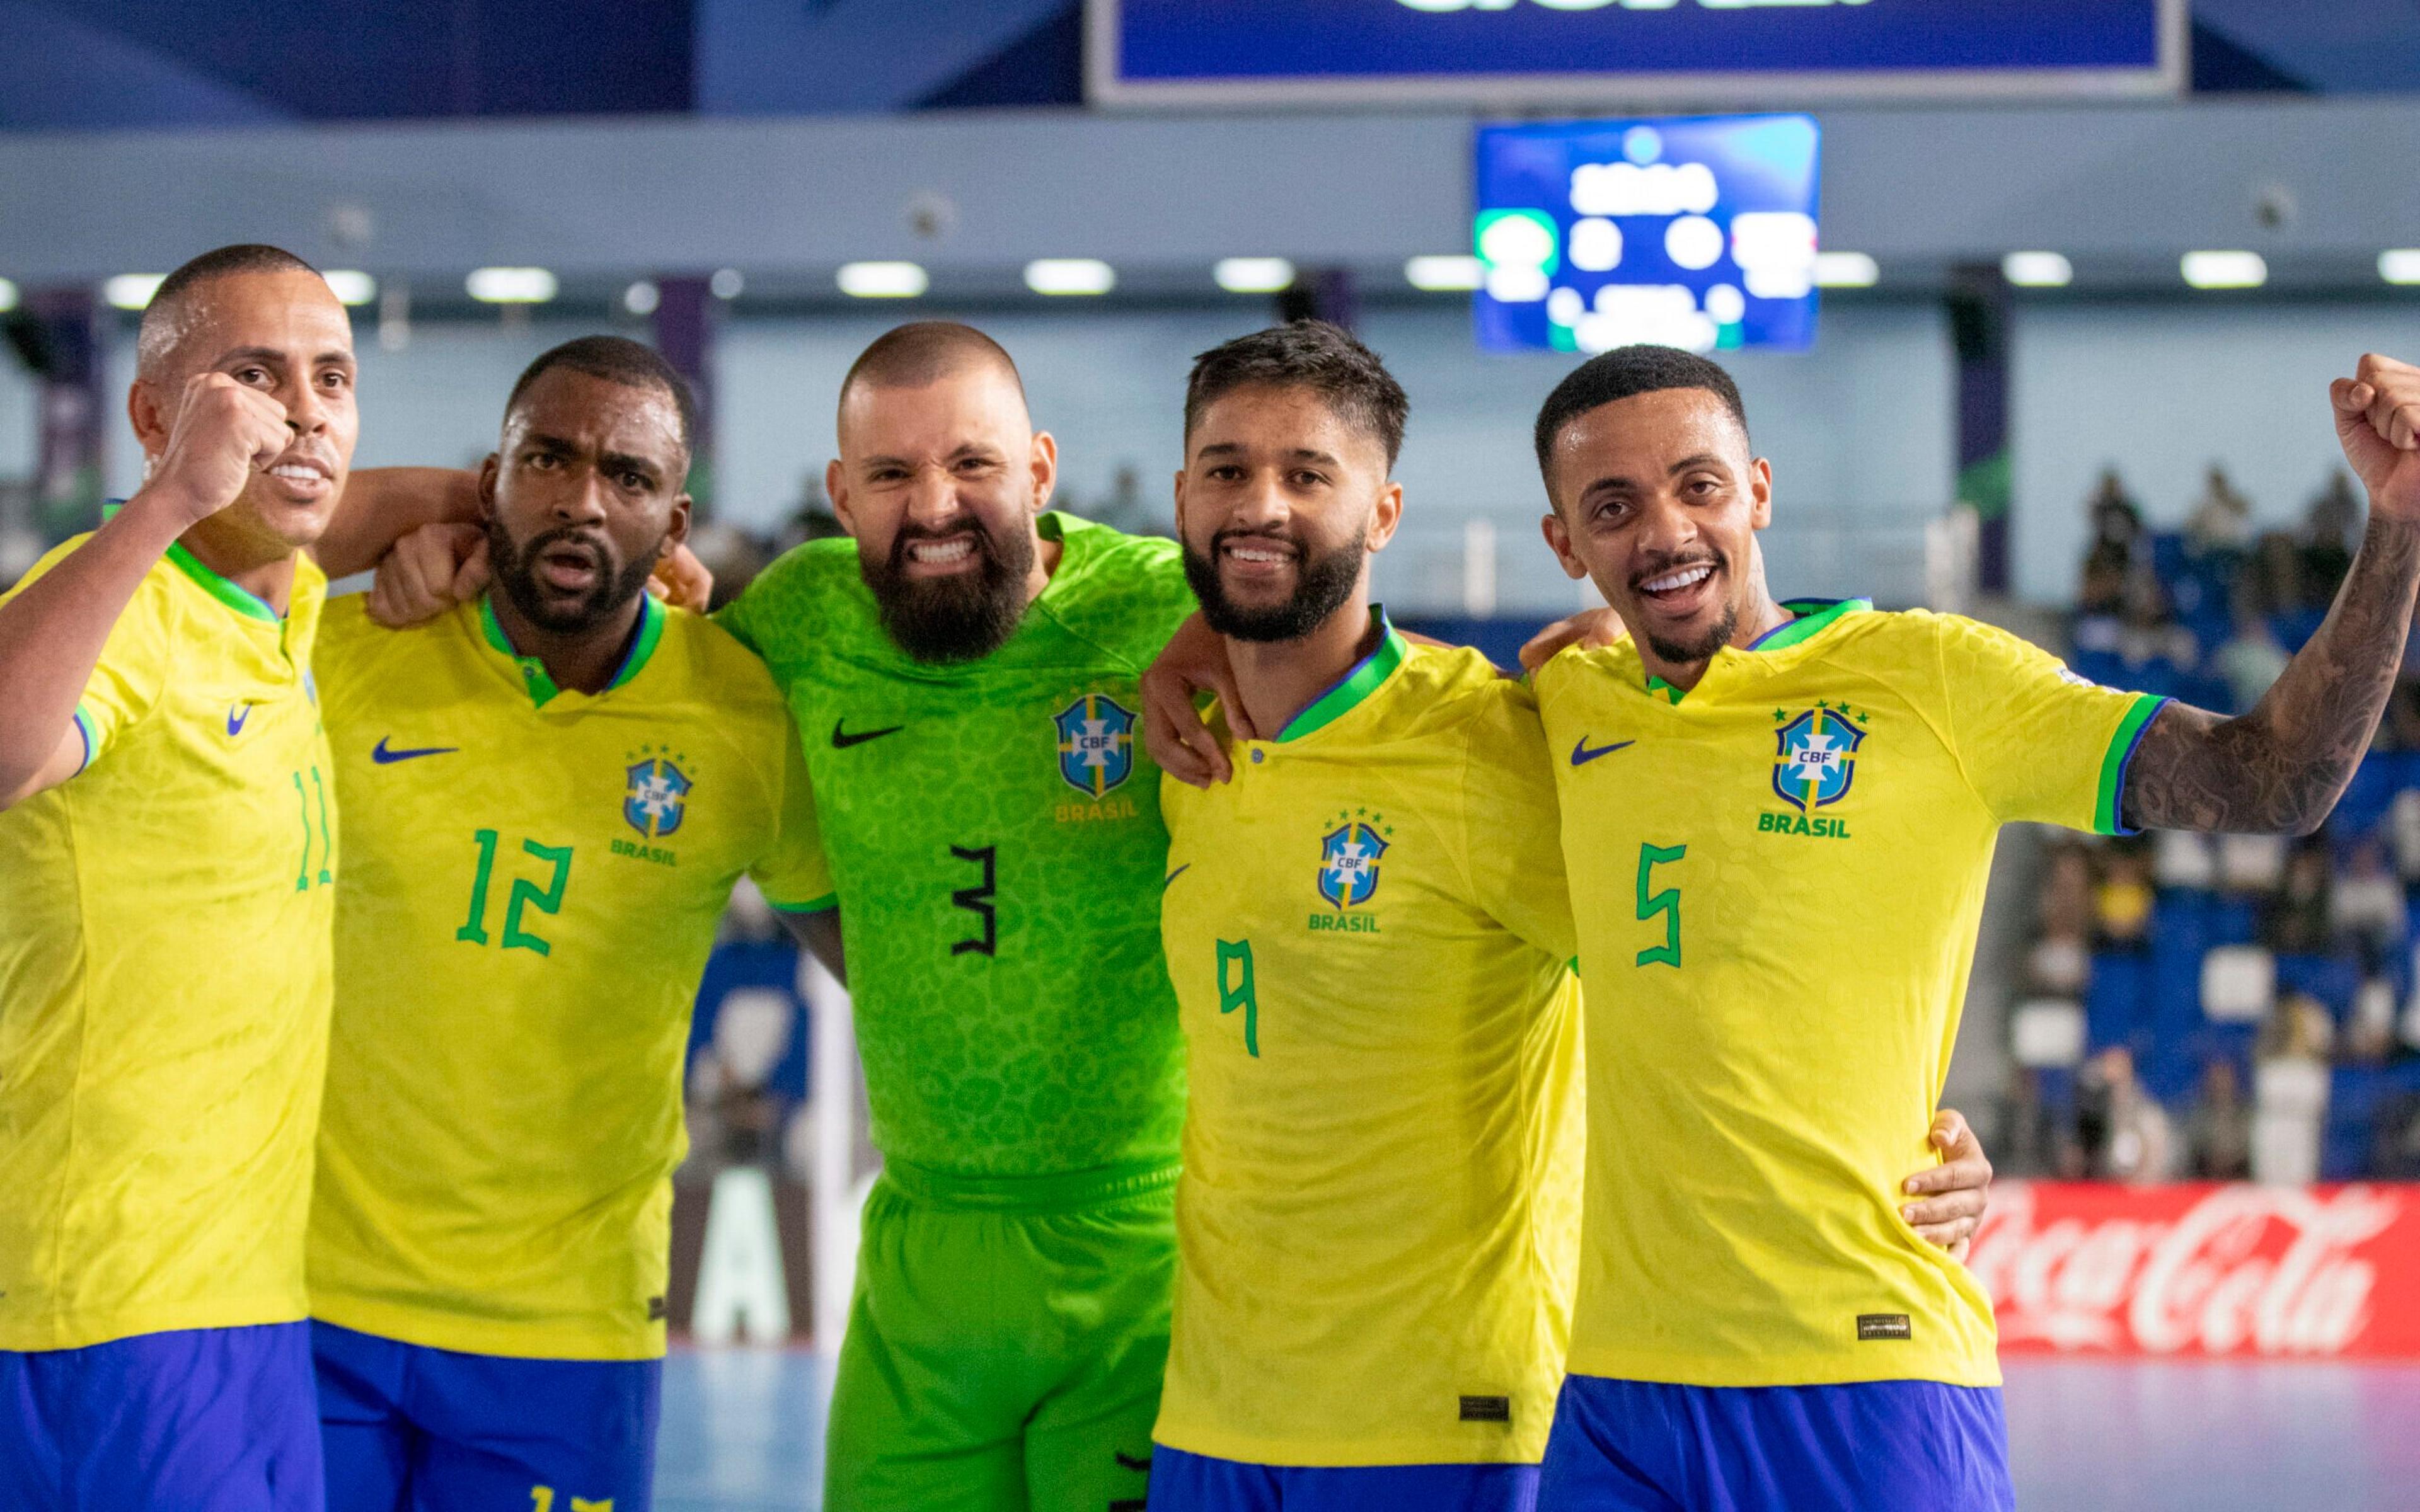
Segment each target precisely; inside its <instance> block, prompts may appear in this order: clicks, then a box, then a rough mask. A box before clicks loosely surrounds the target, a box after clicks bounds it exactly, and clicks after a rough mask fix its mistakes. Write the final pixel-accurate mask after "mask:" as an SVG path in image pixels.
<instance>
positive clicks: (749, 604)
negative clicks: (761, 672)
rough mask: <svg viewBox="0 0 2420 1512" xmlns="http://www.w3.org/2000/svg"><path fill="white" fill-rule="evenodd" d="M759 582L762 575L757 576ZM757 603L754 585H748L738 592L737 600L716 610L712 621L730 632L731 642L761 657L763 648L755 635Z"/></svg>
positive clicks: (757, 596)
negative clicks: (735, 642)
mask: <svg viewBox="0 0 2420 1512" xmlns="http://www.w3.org/2000/svg"><path fill="white" fill-rule="evenodd" d="M759 580H760V581H761V580H762V575H759ZM758 601H759V595H758V594H757V593H756V585H755V583H750V584H749V585H748V586H747V587H745V588H743V589H741V590H740V591H739V596H738V597H737V598H735V599H733V600H732V601H731V602H730V603H728V604H725V605H723V606H722V607H721V609H716V610H715V611H714V614H713V620H714V623H715V624H717V625H721V626H722V628H724V629H725V630H728V631H729V632H731V638H732V639H733V640H737V641H738V642H739V643H740V644H741V645H743V646H746V647H747V648H748V649H749V650H751V651H752V652H754V653H756V655H757V656H764V655H765V647H764V646H763V644H762V643H760V641H759V640H758V639H757V635H756V617H757V604H758Z"/></svg>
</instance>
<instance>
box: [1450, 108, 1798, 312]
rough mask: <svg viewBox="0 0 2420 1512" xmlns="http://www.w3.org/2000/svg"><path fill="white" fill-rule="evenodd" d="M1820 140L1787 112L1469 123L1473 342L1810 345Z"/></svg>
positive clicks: (1796, 117)
mask: <svg viewBox="0 0 2420 1512" xmlns="http://www.w3.org/2000/svg"><path fill="white" fill-rule="evenodd" d="M1818 142H1819V131H1818V129H1817V127H1816V124H1815V121H1814V119H1813V118H1812V117H1811V116H1795V115H1791V116H1685V117H1671V118H1664V119H1653V120H1619V121H1580V122H1568V123H1561V124H1555V125H1523V126H1491V127H1481V129H1480V131H1479V133H1478V147H1477V153H1478V164H1477V173H1476V174H1475V176H1474V179H1473V181H1474V183H1475V184H1476V186H1477V190H1478V194H1477V198H1478V214H1477V216H1476V219H1475V220H1474V222H1473V224H1472V228H1471V234H1472V241H1473V247H1474V250H1475V251H1476V252H1477V253H1478V255H1479V258H1480V262H1481V268H1482V269H1483V273H1482V282H1481V286H1480V288H1479V291H1478V293H1477V294H1476V295H1475V296H1474V301H1475V302H1474V311H1475V316H1476V321H1477V326H1478V332H1479V343H1480V345H1481V346H1482V347H1488V348H1490V349H1492V350H1497V351H1521V350H1547V351H1564V352H1601V351H1606V350H1607V349H1609V348H1611V347H1626V346H1629V345H1631V344H1632V343H1634V342H1653V343H1655V344H1657V345H1659V346H1666V347H1683V348H1685V349H1687V350H1689V351H1697V352H1711V351H1729V350H1735V349H1737V348H1740V347H1780V348H1783V349H1790V350H1794V349H1800V348H1804V347H1807V346H1809V345H1811V344H1812V343H1813V341H1814V339H1815V301H1816V294H1815V282H1814V281H1815V247H1816V221H1815V213H1816V166H1817V147H1818Z"/></svg>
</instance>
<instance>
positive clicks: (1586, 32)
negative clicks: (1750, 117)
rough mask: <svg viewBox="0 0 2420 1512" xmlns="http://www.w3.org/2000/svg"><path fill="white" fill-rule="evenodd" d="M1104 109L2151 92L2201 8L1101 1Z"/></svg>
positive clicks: (1881, 2) (2048, 0)
mask: <svg viewBox="0 0 2420 1512" xmlns="http://www.w3.org/2000/svg"><path fill="white" fill-rule="evenodd" d="M1091 5H1092V8H1093V9H1092V17H1091V26H1092V31H1091V44H1092V45H1091V49H1090V53H1089V57H1090V67H1091V69H1092V83H1093V88H1094V95H1095V98H1099V99H1104V100H1128V101H1140V100H1151V99H1154V98H1163V99H1166V100H1170V101H1171V102H1179V101H1201V100H1215V99H1218V98H1220V97H1221V96H1225V97H1229V98H1233V99H1236V100H1252V99H1268V98H1273V97H1278V96H1283V95H1292V96H1294V97H1295V98H1311V99H1317V98H1334V97H1336V96H1339V95H1354V94H1358V95H1362V96H1365V97H1366V96H1368V95H1371V94H1373V93H1391V94H1396V95H1401V96H1403V97H1405V98H1423V97H1425V98H1433V99H1434V98H1456V97H1464V98H1473V99H1482V100H1484V99H1497V100H1510V99H1515V98H1522V97H1524V96H1528V97H1531V98H1545V97H1548V96H1553V97H1557V98H1563V99H1575V98H1578V97H1580V96H1583V95H1587V94H1591V93H1593V94H1597V95H1601V96H1607V97H1626V98H1630V99H1640V98H1646V97H1647V96H1649V95H1651V94H1653V93H1654V92H1655V91H1656V88H1657V86H1658V85H1665V86H1666V88H1667V92H1676V91H1677V92H1680V93H1685V94H1687V95H1689V96H1690V97H1692V98H1695V99H1699V100H1704V99H1709V98H1714V95H1717V94H1722V93H1724V92H1725V91H1724V85H1726V84H1729V85H1734V86H1735V87H1736V90H1740V91H1755V92H1757V93H1756V98H1758V99H1759V100H1775V99H1776V98H1786V96H1787V94H1788V93H1790V92H1795V93H1797V94H1800V95H1804V96H1807V97H1809V98H1811V97H1814V96H1818V95H1829V96H1838V95H1841V94H1855V93H1868V94H1871V93H1893V92H1907V91H1908V90H1909V89H1910V88H1911V87H1913V88H1921V89H1924V90H1926V91H1927V92H1936V91H1937V92H1951V93H1955V92H1960V91H1982V92H1989V93H2005V92H2012V91H2051V92H2061V91H2081V92H2114V91H2131V92H2145V91H2157V90H2174V89H2176V88H2178V87H2179V86H2180V83H2181V68H2182V62H2181V60H2182V46H2181V38H2182V35H2183V30H2184V28H2183V25H2182V17H2183V5H2184V0H1091Z"/></svg>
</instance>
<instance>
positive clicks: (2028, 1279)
mask: <svg viewBox="0 0 2420 1512" xmlns="http://www.w3.org/2000/svg"><path fill="white" fill-rule="evenodd" d="M1969 1264H1970V1265H1971V1266H1972V1267H1973V1269H1974V1271H1975V1273H1976V1274H1977V1275H1978V1277H1979V1278H1980V1279H1981V1280H1982V1282H1983V1285H1984V1286H1985V1288H1988V1289H1989V1290H1990V1292H1991V1294H1992V1302H1993V1306H1994V1307H1995V1308H1996V1309H1997V1311H1998V1315H1999V1319H2000V1349H2001V1350H2002V1351H2003V1352H2004V1353H2008V1354H2050V1353H2056V1354H2102V1355H2124V1354H2132V1355H2171V1356H2188V1357H2190V1356H2196V1355H2199V1356H2239V1357H2240V1356H2245V1355H2253V1356H2278V1357H2301V1358H2315V1359H2378V1358H2405V1359H2412V1358H2420V1185H2412V1186H2403V1185H2394V1184H2373V1185H2346V1186H2311V1187H2265V1186H2251V1185H2203V1184H2193V1185H2180V1186H2152V1187H2130V1186H2121V1185H2117V1184H2113V1183H2102V1182H2090V1181H2033V1182H2024V1181H2009V1182H2002V1183H2000V1184H1998V1185H1996V1186H1994V1187H1993V1190H1992V1211H1991V1215H1990V1216H1989V1217H1988V1218H1986V1219H1985V1220H1984V1224H1983V1229H1982V1232H1981V1233H1980V1234H1978V1236H1977V1238H1976V1241H1975V1249H1974V1253H1973V1254H1972V1255H1971V1256H1970V1257H1969Z"/></svg>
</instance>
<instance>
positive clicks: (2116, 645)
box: [1999, 468, 2420, 1182]
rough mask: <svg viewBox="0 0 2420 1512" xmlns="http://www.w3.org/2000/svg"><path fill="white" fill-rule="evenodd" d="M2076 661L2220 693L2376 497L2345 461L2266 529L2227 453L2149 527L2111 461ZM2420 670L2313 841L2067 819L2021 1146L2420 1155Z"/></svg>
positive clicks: (2182, 1156) (2414, 1165)
mask: <svg viewBox="0 0 2420 1512" xmlns="http://www.w3.org/2000/svg"><path fill="white" fill-rule="evenodd" d="M2090 508H2091V512H2092V524H2093V532H2092V545H2091V548H2090V549H2089V552H2088V554H2087V555H2086V560H2085V563H2084V578H2083V584H2082V590H2081V593H2080V594H2079V595H2078V602H2077V606H2076V610H2075V620H2074V625H2073V631H2072V646H2071V657H2070V661H2071V665H2072V666H2073V668H2074V669H2075V671H2077V672H2079V673H2080V674H2082V675H2084V676H2086V677H2089V678H2091V679H2092V680H2093V681H2095V682H2099V683H2105V684H2108V685H2110V686H2113V687H2130V688H2138V689H2141V690H2143V691H2146V692H2152V693H2160V694H2165V695H2169V696H2172V697H2176V698H2180V699H2183V700H2187V701H2189V702H2194V703H2197V704H2200V705H2202V706H2204V707H2206V708H2211V709H2216V710H2221V711H2226V712H2232V713H2242V712H2243V711H2245V710H2247V709H2249V708H2251V707H2252V705H2253V704H2254V703H2255V702H2257V701H2258V699H2259V698H2260V696H2261V694H2262V693H2263V692H2264V691H2266V690H2267V688H2268V687H2269V685H2270V684H2271V683H2272V682H2273V681H2274V680H2275V679H2276V677H2277V674H2278V673H2279V672H2280V671H2282V670H2283V669H2284V667H2285V665H2286V661H2287V658H2288V656H2291V655H2292V654H2293V652H2294V651H2296V650H2297V649H2299V648H2300V647H2301V646H2302V644H2303V642H2304V640H2308V639H2309V638H2310V636H2311V635H2312V633H2313V632H2314V631H2316V630H2317V629H2318V628H2319V623H2320V621H2321V620H2322V619H2324V618H2325V616H2326V614H2327V609H2328V605H2329V603H2330V602H2331V601H2332V600H2333V598H2334V596H2335V591H2336V588H2337V585H2338V584H2339V583H2340V582H2341V581H2342V580H2343V578H2344V574H2345V571H2346V569H2347V567H2348V566H2349V565H2350V563H2351V554H2352V550H2353V548H2354V547H2355V546H2356V545H2357V543H2358V540H2359V535H2360V531H2361V525H2362V511H2361V505H2360V502H2359V500H2358V497H2357V495H2356V494H2355V492H2354V490H2353V486H2352V483H2351V480H2350V479H2349V478H2347V477H2344V476H2342V475H2341V474H2339V475H2338V476H2336V477H2335V479H2333V480H2332V481H2331V482H2330V483H2329V485H2328V486H2326V487H2325V488H2324V489H2322V490H2321V491H2320V493H2319V496H2318V497H2317V498H2315V499H2314V500H2312V501H2311V503H2310V506H2309V509H2308V512H2307V514H2306V516H2305V518H2304V523H2303V525H2302V527H2301V528H2300V529H2299V530H2295V531H2267V532H2257V533H2256V532H2255V531H2254V530H2253V528H2252V524H2251V517H2252V511H2251V507H2250V504H2249V502H2248V501H2246V500H2245V499H2244V498H2243V497H2242V494H2240V493H2239V492H2237V491H2236V489H2235V488H2234V487H2233V486H2232V485H2230V483H2229V482H2228V480H2227V478H2226V474H2225V473H2224V472H2223V471H2220V470H2218V469H2215V468H2213V469H2212V470H2211V473H2210V476H2209V480H2208V484H2207V486H2206V488H2205V491H2204V493H2203V496H2202V498H2201V500H2200V501H2199V503H2198V504H2197V505H2196V506H2195V509H2194V511H2193V514H2192V516H2191V517H2190V519H2189V520H2188V522H2187V523H2186V526H2185V528H2184V529H2183V530H2182V531H2179V532H2153V531H2149V530H2147V529H2146V528H2145V527H2144V524H2143V520H2142V516H2141V513H2140V511H2139V509H2138V508H2137V507H2136V505H2135V503H2134V501H2133V500H2132V499H2131V498H2129V497H2128V495H2127V492H2126V489H2125V486H2124V485H2123V483H2122V482H2121V481H2120V480H2119V479H2118V477H2117V475H2116V474H2114V473H2111V474H2106V475H2104V476H2103V477H2102V482H2101V485H2100V487H2099V490H2098V491H2097V493H2096V494H2095V496H2094V498H2093V499H2092V501H2091V504H2090ZM2415 887H2420V666H2415V664H2414V662H2413V660H2412V657H2411V656H2409V655H2407V658H2406V663H2405V677H2404V680H2403V682H2402V683H2401V684H2400V686H2398V687H2397V689H2396V692H2395V696H2394V699H2393V701H2392V702H2391V703H2390V704H2389V706H2388V710H2387V715H2386V717H2385V719H2384V721H2383V722H2382V724H2381V728H2380V730H2379V733H2378V739H2377V741H2376V743H2375V745H2374V747H2373V748H2372V749H2371V751H2370V753H2369V755H2368V756H2367V757H2366V759H2365V760H2364V761H2363V764H2362V765H2361V768H2360V770H2359V771H2358V773H2357V774H2356V775H2355V777H2354V779H2353V781H2352V784H2351V786H2350V789H2349V790H2348V791H2347V792H2346V794H2345V795H2344V798H2343V800H2342V801H2341V802H2340V803H2339V804H2338V806H2337V808H2336V810H2335V814H2334V815H2333V816H2332V817H2331V818H2330V820H2329V822H2328V825H2327V827H2326V828H2325V829H2324V830H2323V831H2322V832H2321V833H2320V834H2319V835H2318V836H2315V837H2313V838H2311V839H2309V840H2304V841H2288V840H2283V839H2278V838H2275V837H2267V836H2262V837H2253V836H2224V837H2205V836H2198V835H2184V834H2171V833H2161V834H2155V835H2146V836H2139V837H2132V838H2125V839H2118V840H2109V841H2091V840H2088V839H2086V840H2078V839H2074V838H2071V837H2062V839H2061V840H2060V841H2058V842H2057V843H2056V844H2055V846H2054V847H2053V849H2052V850H2051V852H2050V856H2049V860H2048V865H2047V867H2046V868H2045V871H2044V876H2043V882H2042V886H2041V892H2040V899H2039V901H2038V903H2037V908H2036V913H2037V919H2036V932H2035V936H2034V943H2033V946H2032V949H2031V950H2030V952H2029V954H2028V955H2027V957H2026V961H2025V967H2024V974H2025V979H2026V980H2024V983H2023V984H2022V991H2021V992H2020V994H2019V997H2018V1006H2017V1008H2016V1009H2015V1011H2014V1012H2013V1013H2012V1014H2011V1016H2010V1021H2009V1032H2010V1036H2011V1048H2012V1050H2013V1052H2014V1055H2013V1061H2014V1068H2015V1069H2014V1073H2013V1086H2012V1089H2011V1096H2010V1099H2009V1113H2010V1118H2009V1120H2008V1122H2007V1123H2006V1124H2005V1125H2004V1128H2005V1130H2006V1133H2005V1134H2004V1135H2003V1144H2004V1146H2005V1148H2004V1149H2003V1150H2002V1151H2000V1152H1999V1153H2000V1156H2001V1159H2002V1163H2003V1165H2006V1166H2007V1167H2008V1168H2009V1169H2010V1170H2012V1171H2017V1172H2025V1173H2049V1174H2056V1175H2062V1176H2091V1177H2102V1178H2112V1179H2117V1180H2138V1181H2156V1180H2177V1179H2204V1180H2233V1179H2239V1178H2244V1177H2249V1178H2252V1179H2255V1180H2268V1181H2288V1182H2292V1181H2309V1180H2352V1179H2359V1178H2414V1177H2420V991H2415V975H2414V941H2413V938H2412V903H2413V902H2414V901H2415V896H2416V895H2415V893H2414V890H2413V889H2414V888H2415Z"/></svg>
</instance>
